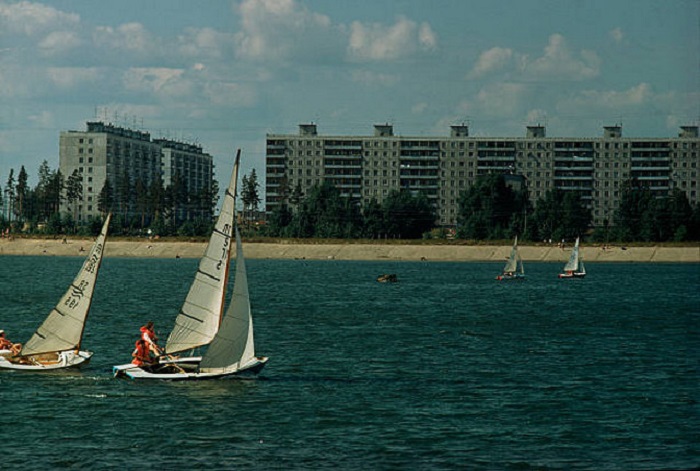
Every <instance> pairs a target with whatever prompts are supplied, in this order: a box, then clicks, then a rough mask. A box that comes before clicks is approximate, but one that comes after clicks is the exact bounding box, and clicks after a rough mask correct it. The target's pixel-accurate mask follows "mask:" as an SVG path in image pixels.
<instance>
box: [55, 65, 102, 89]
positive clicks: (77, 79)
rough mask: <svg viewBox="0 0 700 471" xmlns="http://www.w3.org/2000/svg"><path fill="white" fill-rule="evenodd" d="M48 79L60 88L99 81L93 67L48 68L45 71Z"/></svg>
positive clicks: (98, 74)
mask: <svg viewBox="0 0 700 471" xmlns="http://www.w3.org/2000/svg"><path fill="white" fill-rule="evenodd" d="M46 75H47V77H48V79H49V80H50V81H51V82H52V83H53V84H54V85H56V86H58V87H60V88H73V87H77V86H82V85H83V84H84V83H85V82H95V81H98V80H99V79H100V76H101V74H100V72H99V70H98V69H97V68H94V67H50V68H48V69H47V70H46Z"/></svg>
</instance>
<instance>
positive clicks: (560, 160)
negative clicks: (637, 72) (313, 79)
mask: <svg viewBox="0 0 700 471" xmlns="http://www.w3.org/2000/svg"><path fill="white" fill-rule="evenodd" d="M266 153H267V163H266V166H267V168H266V210H267V211H268V212H269V211H272V210H274V209H275V207H277V206H278V205H279V204H281V203H283V202H285V201H286V200H287V199H288V198H289V195H290V194H291V191H292V190H293V189H295V188H296V187H297V186H299V187H300V188H301V190H302V192H303V193H307V192H308V190H309V189H310V188H311V187H312V186H314V185H317V184H320V183H321V182H323V181H330V182H332V183H333V184H334V185H335V186H336V187H337V188H338V189H340V191H341V193H342V194H343V195H345V196H347V197H351V198H354V199H357V200H359V201H362V202H363V203H366V202H368V201H369V200H370V199H372V198H375V199H376V200H377V201H379V202H381V201H382V200H383V199H384V198H385V197H386V196H387V195H388V194H389V192H390V191H391V190H392V189H399V188H403V189H408V190H410V191H412V192H419V191H421V192H424V193H425V194H426V195H427V196H428V198H430V199H431V200H432V201H433V204H434V205H435V208H436V210H437V214H438V217H439V219H438V223H439V224H440V225H443V226H453V225H455V224H456V219H457V213H458V199H459V195H460V193H461V192H463V191H464V190H466V189H467V188H469V187H470V186H471V185H472V184H473V183H474V181H475V180H476V178H477V177H478V176H479V175H483V174H487V173H502V174H507V175H512V176H513V177H511V178H510V180H513V181H520V182H522V183H524V184H526V185H527V188H528V191H529V195H530V198H531V200H532V202H533V203H535V202H536V201H537V200H538V199H539V198H541V197H543V196H544V195H545V193H546V192H548V191H549V190H552V189H555V188H556V189H560V190H562V191H576V192H578V193H579V194H580V195H582V198H583V199H584V200H585V201H586V202H587V203H588V205H589V207H590V208H591V210H592V212H593V220H594V221H593V222H594V224H595V225H603V224H604V223H605V221H606V220H607V221H611V220H612V217H613V213H614V211H615V209H616V208H617V206H618V204H619V199H620V193H621V188H622V185H623V183H624V182H625V181H626V180H628V179H630V178H634V179H636V180H638V181H639V182H641V183H643V184H645V185H647V186H648V187H649V188H650V189H651V191H652V192H653V193H654V194H656V195H658V196H661V195H668V194H669V192H670V191H671V190H672V189H673V188H680V189H681V190H682V191H683V192H684V193H685V194H686V195H687V197H688V199H689V201H690V202H691V204H698V188H697V185H698V172H699V171H700V169H699V168H698V167H700V139H699V138H698V127H697V126H683V127H681V132H680V134H679V136H678V137H675V138H625V137H623V136H622V127H621V126H606V127H604V129H603V136H602V137H599V138H557V137H547V136H546V129H545V127H543V126H528V127H527V133H526V136H525V137H504V138H491V137H470V136H469V128H468V126H466V125H455V126H452V127H451V134H450V136H448V137H406V136H395V135H394V132H393V127H392V126H391V125H389V124H382V125H375V126H374V135H373V136H319V135H318V133H317V127H316V125H314V124H302V125H300V126H299V134H298V135H283V134H268V135H267V151H266Z"/></svg>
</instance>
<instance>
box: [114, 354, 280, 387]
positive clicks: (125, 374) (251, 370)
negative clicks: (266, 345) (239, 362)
mask: <svg viewBox="0 0 700 471" xmlns="http://www.w3.org/2000/svg"><path fill="white" fill-rule="evenodd" d="M195 360H196V364H195V362H194V361H195ZM199 361H201V357H190V358H181V359H177V360H176V361H170V362H163V366H166V365H174V366H173V368H171V369H170V370H171V371H168V372H153V371H149V370H148V369H144V368H141V367H139V366H136V365H134V364H133V363H128V364H125V365H118V366H115V367H114V368H113V369H112V372H113V373H114V376H115V377H117V378H130V379H139V380H140V379H158V380H167V381H201V380H207V379H220V378H226V377H243V376H250V375H256V374H258V373H260V371H261V370H262V369H263V368H264V367H265V364H266V363H267V361H268V357H255V358H253V359H252V360H251V361H249V362H248V363H246V364H245V365H243V366H242V367H241V368H239V369H237V370H235V371H229V372H225V373H202V372H199V371H197V366H198V365H199ZM192 366H194V367H193V368H192V369H191V370H190V368H191V367H192ZM178 368H179V369H181V370H182V371H172V370H177V369H178Z"/></svg>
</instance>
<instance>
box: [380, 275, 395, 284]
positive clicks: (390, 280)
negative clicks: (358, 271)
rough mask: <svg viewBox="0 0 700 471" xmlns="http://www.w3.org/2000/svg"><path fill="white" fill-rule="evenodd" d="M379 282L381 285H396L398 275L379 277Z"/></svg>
mask: <svg viewBox="0 0 700 471" xmlns="http://www.w3.org/2000/svg"><path fill="white" fill-rule="evenodd" d="M377 281H378V282H380V283H396V282H397V281H399V279H398V278H397V277H396V273H389V274H384V275H379V276H378V277H377Z"/></svg>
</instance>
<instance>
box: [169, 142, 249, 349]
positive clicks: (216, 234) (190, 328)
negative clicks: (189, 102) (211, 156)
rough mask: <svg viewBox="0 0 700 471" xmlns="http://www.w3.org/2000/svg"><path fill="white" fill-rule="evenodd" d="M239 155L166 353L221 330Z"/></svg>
mask: <svg viewBox="0 0 700 471" xmlns="http://www.w3.org/2000/svg"><path fill="white" fill-rule="evenodd" d="M240 156H241V151H240V150H239V151H238V153H237V154H236V161H235V163H234V166H233V173H232V175H231V181H230V183H229V186H228V189H227V190H226V194H225V195H224V200H223V203H222V205H221V213H220V214H219V218H218V220H217V221H216V225H215V226H214V231H213V232H212V234H211V237H210V238H209V243H208V244H207V248H206V250H205V251H204V255H203V256H202V259H201V260H200V261H199V268H198V270H197V274H196V275H195V278H194V281H193V282H192V286H191V287H190V291H189V293H188V294H187V298H186V299H185V302H184V304H183V305H182V308H181V309H180V313H179V314H178V316H177V318H176V319H175V326H174V327H173V330H172V331H171V332H170V336H169V337H168V341H167V343H166V344H165V351H166V352H167V353H177V352H182V351H185V350H191V349H193V348H196V347H200V346H202V345H207V344H208V343H209V342H211V340H212V339H213V338H214V334H216V331H217V330H218V329H219V323H220V322H221V315H222V312H223V305H224V296H225V293H226V283H227V281H228V271H229V265H230V262H231V236H232V234H233V226H234V215H235V207H234V203H235V195H236V181H237V179H238V163H239V160H240Z"/></svg>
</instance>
